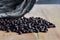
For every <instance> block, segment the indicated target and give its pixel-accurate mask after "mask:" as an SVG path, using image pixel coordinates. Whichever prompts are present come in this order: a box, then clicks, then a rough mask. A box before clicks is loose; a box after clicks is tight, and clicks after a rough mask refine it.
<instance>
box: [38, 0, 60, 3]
mask: <svg viewBox="0 0 60 40" xmlns="http://www.w3.org/2000/svg"><path fill="white" fill-rule="evenodd" d="M37 4H60V0H37Z"/></svg>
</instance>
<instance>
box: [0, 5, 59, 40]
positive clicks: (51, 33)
mask: <svg viewBox="0 0 60 40" xmlns="http://www.w3.org/2000/svg"><path fill="white" fill-rule="evenodd" d="M25 16H26V17H31V16H34V17H41V18H44V19H46V20H48V21H50V22H52V23H54V24H55V25H56V28H50V29H49V30H48V32H47V33H38V35H37V34H36V33H27V34H22V35H18V34H17V33H12V32H9V33H6V32H5V31H4V32H3V31H0V40H60V5H35V6H34V8H33V9H32V10H31V12H30V13H28V14H26V15H25ZM38 36H39V37H38Z"/></svg>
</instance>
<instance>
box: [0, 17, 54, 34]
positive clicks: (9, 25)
mask: <svg viewBox="0 0 60 40" xmlns="http://www.w3.org/2000/svg"><path fill="white" fill-rule="evenodd" d="M48 28H55V25H54V24H53V23H50V22H48V21H47V20H45V19H43V18H40V17H35V18H34V17H29V18H26V17H21V18H20V17H19V18H0V30H2V31H6V32H10V31H11V32H16V33H18V34H22V33H33V32H35V33H38V32H47V31H48Z"/></svg>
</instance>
